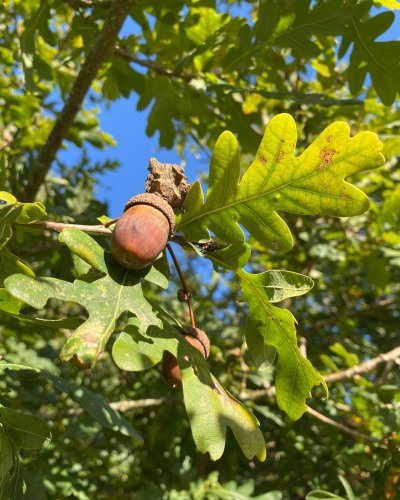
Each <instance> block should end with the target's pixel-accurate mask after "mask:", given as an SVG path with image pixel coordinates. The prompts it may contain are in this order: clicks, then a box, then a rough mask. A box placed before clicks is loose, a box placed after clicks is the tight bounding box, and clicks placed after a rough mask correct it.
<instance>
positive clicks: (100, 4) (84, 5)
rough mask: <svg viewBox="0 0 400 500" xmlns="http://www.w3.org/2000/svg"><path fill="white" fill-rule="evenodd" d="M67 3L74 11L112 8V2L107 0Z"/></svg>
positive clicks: (69, 1)
mask: <svg viewBox="0 0 400 500" xmlns="http://www.w3.org/2000/svg"><path fill="white" fill-rule="evenodd" d="M67 3H69V4H70V5H71V7H73V8H74V9H90V8H101V9H109V8H110V7H111V6H112V1H111V0H110V1H107V0H99V1H95V0H67Z"/></svg>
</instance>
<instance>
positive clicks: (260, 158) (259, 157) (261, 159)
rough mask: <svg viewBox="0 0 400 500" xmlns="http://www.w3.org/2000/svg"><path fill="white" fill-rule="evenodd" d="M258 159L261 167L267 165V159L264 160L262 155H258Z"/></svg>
mask: <svg viewBox="0 0 400 500" xmlns="http://www.w3.org/2000/svg"><path fill="white" fill-rule="evenodd" d="M258 159H259V160H260V162H261V163H262V164H263V165H266V164H267V159H266V158H265V156H264V155H259V156H258Z"/></svg>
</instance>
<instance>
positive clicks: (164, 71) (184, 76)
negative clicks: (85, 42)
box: [115, 46, 194, 82]
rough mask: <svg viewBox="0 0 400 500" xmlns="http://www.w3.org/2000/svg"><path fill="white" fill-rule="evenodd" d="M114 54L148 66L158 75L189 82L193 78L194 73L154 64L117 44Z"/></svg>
mask: <svg viewBox="0 0 400 500" xmlns="http://www.w3.org/2000/svg"><path fill="white" fill-rule="evenodd" d="M115 54H116V55H117V56H120V57H122V58H123V59H125V60H127V61H129V62H132V63H134V64H138V65H139V66H143V67H145V68H148V69H150V70H151V71H154V73H157V74H158V75H161V76H168V77H174V78H180V79H181V80H183V81H185V82H190V80H192V79H193V78H194V75H191V74H189V73H183V72H177V71H173V70H172V69H169V68H165V67H164V66H161V65H159V64H156V63H155V62H154V61H149V60H148V59H140V58H139V57H136V56H134V55H133V54H130V53H129V52H128V51H127V50H125V49H123V48H122V47H118V46H117V47H116V48H115Z"/></svg>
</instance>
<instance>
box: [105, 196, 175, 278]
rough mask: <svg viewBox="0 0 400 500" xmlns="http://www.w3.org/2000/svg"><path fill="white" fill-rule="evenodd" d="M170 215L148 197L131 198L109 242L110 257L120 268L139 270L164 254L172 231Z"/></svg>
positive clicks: (159, 202)
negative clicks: (111, 255)
mask: <svg viewBox="0 0 400 500" xmlns="http://www.w3.org/2000/svg"><path fill="white" fill-rule="evenodd" d="M174 220H175V217H174V212H173V210H172V208H171V207H170V205H169V204H168V203H167V202H166V201H165V200H164V199H163V198H161V197H160V196H158V195H156V194H152V193H144V194H139V195H137V196H134V197H133V198H131V199H130V200H129V201H128V203H127V204H126V206H125V211H124V213H123V214H122V216H121V217H120V218H119V219H118V221H117V223H116V225H115V228H114V231H113V234H112V238H111V253H112V254H113V256H114V258H115V260H116V261H117V262H118V263H119V264H121V266H123V267H125V268H127V269H141V268H142V267H146V266H148V265H150V264H151V263H152V262H154V261H155V259H156V258H157V257H158V256H159V255H160V253H161V252H162V251H163V250H164V247H165V245H166V244H167V241H168V237H169V235H170V234H171V232H172V230H173V227H174Z"/></svg>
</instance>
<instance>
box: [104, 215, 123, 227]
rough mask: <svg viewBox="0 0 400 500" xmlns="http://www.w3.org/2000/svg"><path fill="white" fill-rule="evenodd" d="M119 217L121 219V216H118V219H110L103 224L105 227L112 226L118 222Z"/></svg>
mask: <svg viewBox="0 0 400 500" xmlns="http://www.w3.org/2000/svg"><path fill="white" fill-rule="evenodd" d="M118 219H119V217H117V218H116V219H112V220H109V221H107V222H105V223H104V224H103V226H104V227H110V226H112V225H113V224H115V223H116V222H118Z"/></svg>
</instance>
